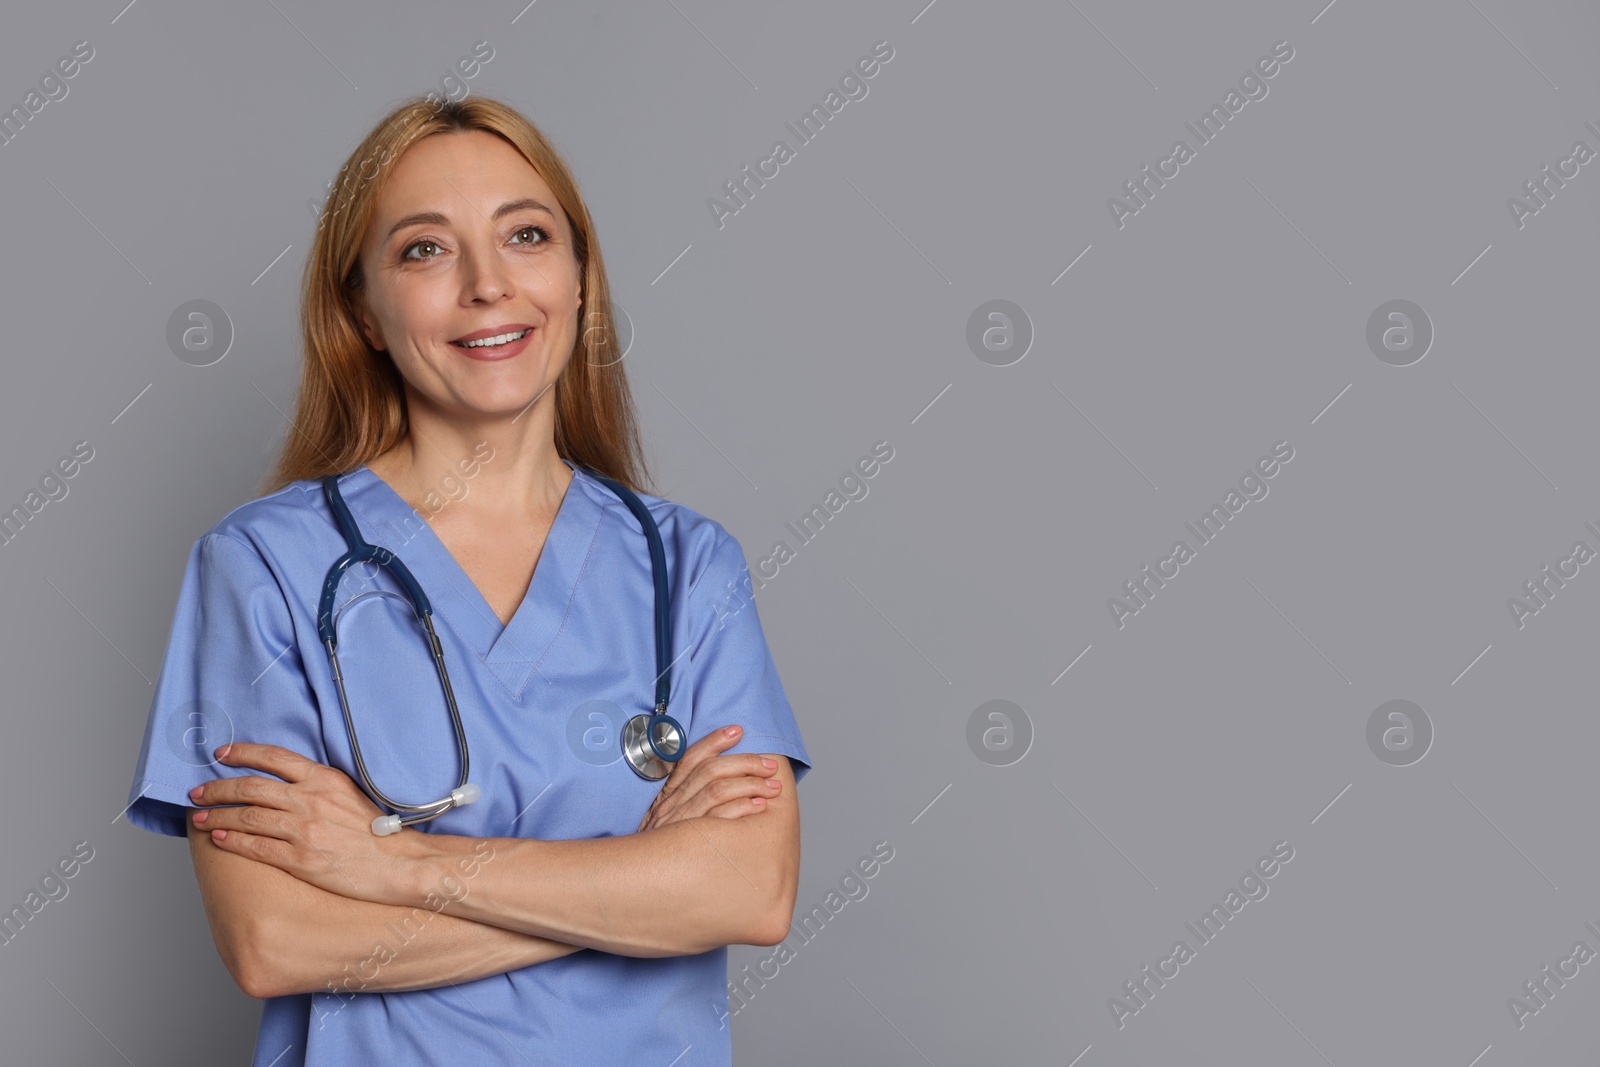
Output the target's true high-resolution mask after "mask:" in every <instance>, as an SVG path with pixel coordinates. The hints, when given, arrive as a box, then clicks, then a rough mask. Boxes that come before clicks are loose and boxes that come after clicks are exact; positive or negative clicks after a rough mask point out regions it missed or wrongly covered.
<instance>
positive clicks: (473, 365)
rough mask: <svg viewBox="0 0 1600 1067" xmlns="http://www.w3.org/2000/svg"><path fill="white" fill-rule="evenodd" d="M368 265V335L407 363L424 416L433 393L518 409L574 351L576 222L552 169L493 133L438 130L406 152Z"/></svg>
mask: <svg viewBox="0 0 1600 1067" xmlns="http://www.w3.org/2000/svg"><path fill="white" fill-rule="evenodd" d="M419 216H425V217H419ZM361 269H362V275H363V277H364V279H365V282H366V287H365V291H364V292H363V293H362V294H360V299H359V300H358V302H357V318H358V320H359V321H360V325H361V330H362V333H363V334H364V335H365V336H366V339H367V343H368V344H370V345H371V346H372V347H373V348H375V349H377V350H379V351H386V352H388V353H389V356H390V358H392V359H393V360H394V363H395V366H396V367H397V368H398V369H399V371H400V374H401V376H402V377H404V378H405V381H406V384H407V387H408V389H407V391H408V394H409V400H410V403H411V405H412V411H413V414H416V412H417V405H419V404H422V405H427V406H429V407H431V408H432V409H433V410H434V411H436V412H437V413H439V414H440V415H442V416H445V417H473V416H486V415H497V414H502V415H517V414H519V413H520V412H522V411H523V410H524V409H525V408H527V406H528V405H529V404H530V403H532V402H533V400H534V399H535V398H536V397H539V396H540V394H541V393H542V392H544V391H545V390H546V389H547V388H548V387H549V386H550V385H551V383H553V382H554V381H555V380H556V378H557V376H559V375H560V373H561V370H562V368H563V367H564V366H565V365H566V362H567V359H568V358H569V357H570V355H571V353H572V346H573V343H574V341H575V340H576V339H577V331H578V322H579V317H580V304H579V300H580V278H579V268H578V261H577V257H576V255H575V254H574V251H573V246H572V231H571V227H570V226H569V225H568V224H567V219H566V214H565V213H564V212H563V211H562V210H561V208H560V206H559V205H558V204H557V203H556V198H555V195H554V194H553V193H552V192H551V191H550V187H549V186H548V185H546V184H545V181H544V179H543V178H541V177H540V176H539V174H538V172H537V171H535V170H534V169H533V167H532V166H530V165H529V163H528V161H527V160H525V159H524V158H523V157H522V155H521V154H520V153H518V152H517V150H516V149H514V148H512V147H511V146H510V145H509V144H507V143H506V142H505V141H502V140H501V139H500V138H498V137H496V136H494V135H493V134H489V133H484V132H483V131H481V130H472V131H464V132H454V133H443V134H435V135H433V136H430V137H425V138H423V139H422V140H420V141H418V142H417V143H416V144H414V145H412V146H411V147H410V148H408V149H406V151H405V153H404V154H403V155H402V156H401V157H400V159H399V160H398V161H397V162H396V164H395V167H394V171H393V173H392V174H391V175H390V178H389V181H388V183H387V184H386V185H385V186H384V189H383V192H382V193H381V194H380V195H379V200H378V204H377V209H376V212H375V214H374V216H373V220H372V224H371V226H370V227H369V228H368V230H367V234H366V237H365V239H364V240H363V242H362V246H361ZM519 333H521V334H523V336H522V337H521V338H520V339H516V338H513V339H511V340H510V341H509V342H508V343H500V344H495V345H493V346H490V347H483V346H472V347H468V346H467V345H466V344H465V342H466V341H467V340H471V339H480V338H483V337H486V336H489V337H496V338H497V339H499V340H500V341H505V338H504V336H503V335H505V334H513V335H515V334H519ZM553 399H554V398H553V397H545V398H544V400H545V401H548V400H553ZM541 402H544V401H541Z"/></svg>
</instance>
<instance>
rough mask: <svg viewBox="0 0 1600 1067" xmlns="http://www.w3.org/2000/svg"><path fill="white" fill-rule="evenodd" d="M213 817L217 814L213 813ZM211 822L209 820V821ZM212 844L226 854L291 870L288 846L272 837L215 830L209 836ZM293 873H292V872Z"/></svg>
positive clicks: (241, 831) (290, 853)
mask: <svg viewBox="0 0 1600 1067" xmlns="http://www.w3.org/2000/svg"><path fill="white" fill-rule="evenodd" d="M212 814H213V816H214V815H215V813H212ZM208 821H209V820H208ZM206 836H208V837H209V838H210V839H211V843H212V844H213V845H215V846H216V847H217V848H220V849H222V850H224V851H225V852H233V853H236V854H238V855H240V856H248V857H249V858H250V859H253V860H259V861H260V862H262V863H270V864H271V865H272V866H274V867H277V868H279V869H280V870H285V871H287V870H289V868H288V866H287V864H288V862H289V858H290V856H291V855H292V850H291V848H290V846H289V845H288V844H286V843H285V842H283V841H278V840H276V839H274V838H270V837H260V836H258V835H256V834H252V833H248V832H246V831H244V830H215V831H212V832H211V833H209V834H207V835H206ZM290 873H291V874H292V873H293V872H292V871H291V872H290Z"/></svg>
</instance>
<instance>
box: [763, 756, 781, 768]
mask: <svg viewBox="0 0 1600 1067" xmlns="http://www.w3.org/2000/svg"><path fill="white" fill-rule="evenodd" d="M761 766H763V767H765V768H766V769H767V770H769V771H770V770H773V769H775V768H776V767H777V766H778V761H777V760H770V759H767V758H766V757H765V756H763V757H761Z"/></svg>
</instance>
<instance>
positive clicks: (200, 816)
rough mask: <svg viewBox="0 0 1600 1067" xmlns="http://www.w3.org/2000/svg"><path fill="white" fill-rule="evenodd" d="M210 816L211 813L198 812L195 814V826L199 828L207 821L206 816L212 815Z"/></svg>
mask: <svg viewBox="0 0 1600 1067" xmlns="http://www.w3.org/2000/svg"><path fill="white" fill-rule="evenodd" d="M210 814H211V813H210V812H209V811H201V812H196V813H195V817H194V824H195V825H196V826H199V825H200V824H201V823H203V822H205V821H206V816H207V815H210Z"/></svg>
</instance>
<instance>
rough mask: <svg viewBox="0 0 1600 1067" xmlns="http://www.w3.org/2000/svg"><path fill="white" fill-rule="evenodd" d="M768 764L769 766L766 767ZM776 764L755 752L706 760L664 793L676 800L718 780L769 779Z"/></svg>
mask: <svg viewBox="0 0 1600 1067" xmlns="http://www.w3.org/2000/svg"><path fill="white" fill-rule="evenodd" d="M768 764H771V765H770V766H768ZM777 768H778V765H777V763H776V762H774V761H772V760H770V759H768V758H766V757H764V756H762V755H760V754H759V753H755V752H738V753H734V754H733V755H722V756H717V757H716V758H714V759H708V760H706V761H705V762H703V763H701V764H700V765H698V766H697V767H694V768H693V769H692V770H690V771H689V772H688V774H687V775H686V776H685V777H684V779H683V781H682V782H681V783H680V784H679V786H678V788H676V789H674V790H672V791H671V792H668V793H666V797H668V798H670V797H672V796H673V795H674V794H676V795H677V797H678V798H680V799H682V798H686V797H688V796H690V795H692V794H694V793H697V792H699V791H700V790H702V789H705V788H706V787H708V786H709V785H710V784H711V783H712V782H714V781H716V780H717V779H720V778H737V777H741V776H744V777H752V778H763V779H765V778H771V777H772V776H773V774H774V773H775V772H776V771H777Z"/></svg>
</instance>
